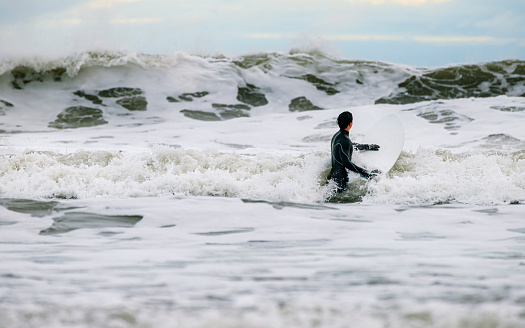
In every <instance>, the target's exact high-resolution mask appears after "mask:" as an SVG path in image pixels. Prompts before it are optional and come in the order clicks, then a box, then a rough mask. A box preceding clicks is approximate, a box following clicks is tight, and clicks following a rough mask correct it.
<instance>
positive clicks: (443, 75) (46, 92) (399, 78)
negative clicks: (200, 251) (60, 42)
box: [0, 52, 525, 205]
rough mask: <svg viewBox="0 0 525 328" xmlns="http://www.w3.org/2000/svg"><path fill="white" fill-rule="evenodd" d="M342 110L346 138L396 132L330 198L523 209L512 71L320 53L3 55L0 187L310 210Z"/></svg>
mask: <svg viewBox="0 0 525 328" xmlns="http://www.w3.org/2000/svg"><path fill="white" fill-rule="evenodd" d="M343 109H344V110H348V109H350V110H351V111H352V112H353V113H354V116H355V117H356V119H357V123H356V124H355V127H354V128H353V130H352V131H353V135H352V138H353V140H354V141H359V138H360V137H362V136H363V134H364V133H365V132H366V128H368V127H369V126H370V125H371V124H372V123H373V122H374V121H376V120H378V119H379V118H380V117H382V116H384V115H386V114H389V113H396V114H397V115H398V116H399V117H400V118H401V120H402V121H403V124H404V125H405V129H406V132H407V139H406V142H405V152H404V153H403V154H402V156H401V157H400V159H399V161H398V164H397V165H396V166H395V167H394V169H393V170H392V171H391V172H389V174H388V175H386V176H384V177H383V178H382V179H377V180H374V181H372V182H370V183H365V182H363V181H361V179H359V178H357V177H356V178H355V179H354V180H352V182H351V184H350V192H349V193H348V194H346V195H343V196H342V197H340V198H339V199H336V200H335V201H341V202H367V203H372V204H373V203H382V204H385V203H386V204H415V205H418V204H425V205H427V204H441V203H449V202H460V203H468V204H509V203H520V202H524V201H525V194H524V192H523V185H524V183H525V182H524V181H525V180H524V179H525V177H524V176H525V173H524V172H525V168H524V163H525V162H524V159H523V149H524V148H525V147H524V145H525V136H524V135H523V134H524V132H523V128H522V126H523V115H524V114H525V62H523V61H519V60H507V61H501V62H493V63H482V64H477V65H456V66H449V67H443V68H434V69H428V68H415V67H408V66H403V65H395V64H389V63H381V62H372V61H353V60H346V59H336V58H331V57H328V56H325V55H323V54H320V53H288V54H287V53H258V54H252V55H246V56H240V57H235V58H227V57H220V56H216V57H202V56H194V55H190V54H185V53H176V54H172V55H162V56H161V55H146V54H134V53H115V52H90V53H82V54H78V55H74V56H69V57H66V58H58V59H54V60H49V59H45V60H44V59H42V58H32V59H17V60H11V61H4V62H2V63H1V64H0V131H1V132H3V134H4V138H3V139H2V148H1V149H2V156H3V157H2V158H0V165H1V166H2V170H3V173H2V175H1V176H0V181H1V182H2V184H1V187H0V193H1V194H2V197H15V198H16V197H27V198H35V197H37V198H90V197H101V196H102V197H105V196H111V197H142V196H163V195H170V194H176V195H194V196H221V197H235V198H243V199H245V198H247V199H264V200H268V201H294V202H307V203H308V202H323V201H326V200H328V199H330V198H331V196H332V194H333V186H331V185H325V178H326V175H327V174H328V170H329V169H330V168H329V161H328V158H329V148H328V146H327V145H328V144H329V140H330V138H331V136H332V134H333V133H334V132H335V130H336V129H337V126H336V124H335V117H337V115H338V113H339V112H340V111H342V110H343ZM210 149H211V150H212V152H210V151H209V150H210ZM487 181H493V183H492V184H487V183H486V182H487Z"/></svg>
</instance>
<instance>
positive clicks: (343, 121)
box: [328, 112, 380, 192]
mask: <svg viewBox="0 0 525 328" xmlns="http://www.w3.org/2000/svg"><path fill="white" fill-rule="evenodd" d="M337 124H338V125H339V128H340V130H339V131H337V133H336V134H334V136H333V137H332V146H331V147H332V170H331V171H330V174H329V175H328V181H330V180H333V181H334V182H335V183H336V184H337V192H343V191H344V190H345V189H346V184H347V183H348V172H347V171H346V170H347V169H348V170H350V171H353V172H355V173H358V174H360V175H361V176H362V177H364V178H366V179H371V178H373V177H374V176H376V175H377V174H378V173H380V172H379V171H377V170H374V171H371V172H368V171H367V170H365V169H364V168H362V167H359V166H357V165H355V164H354V163H352V152H353V149H354V148H355V149H356V150H376V151H377V150H379V145H375V144H358V143H352V141H351V140H350V138H349V136H348V131H350V128H352V124H353V116H352V113H350V112H342V113H341V114H339V117H337Z"/></svg>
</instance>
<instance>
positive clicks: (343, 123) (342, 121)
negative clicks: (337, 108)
mask: <svg viewBox="0 0 525 328" xmlns="http://www.w3.org/2000/svg"><path fill="white" fill-rule="evenodd" d="M353 121H354V118H353V116H352V113H350V112H342V113H341V114H339V116H338V117H337V125H339V128H340V129H341V130H347V131H348V130H350V129H349V127H350V125H351V124H352V122H353Z"/></svg>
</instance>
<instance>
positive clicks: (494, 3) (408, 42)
mask: <svg viewBox="0 0 525 328" xmlns="http://www.w3.org/2000/svg"><path fill="white" fill-rule="evenodd" d="M294 47H303V48H305V49H307V48H309V47H320V48H322V49H324V50H325V51H326V52H327V53H328V54H331V55H334V56H338V57H344V58H348V59H364V60H381V61H387V62H394V63H402V64H409V65H415V66H440V65H446V64H453V63H475V62H487V61H494V60H503V59H522V60H525V0H187V1H182V0H16V1H13V0H0V58H6V57H12V56H20V55H34V54H44V55H57V54H58V55H64V54H67V53H71V52H78V51H85V50H96V49H98V50H100V49H109V50H117V49H118V50H130V51H136V52H145V53H150V54H165V53H173V52H176V51H189V52H194V53H200V54H211V55H213V54H218V53H223V54H225V55H228V56H236V55H241V54H246V53H253V52H258V51H289V50H290V49H291V48H294Z"/></svg>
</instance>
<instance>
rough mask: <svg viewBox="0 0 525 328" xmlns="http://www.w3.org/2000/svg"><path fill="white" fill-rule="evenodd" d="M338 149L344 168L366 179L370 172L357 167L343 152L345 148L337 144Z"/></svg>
mask: <svg viewBox="0 0 525 328" xmlns="http://www.w3.org/2000/svg"><path fill="white" fill-rule="evenodd" d="M336 148H337V151H338V152H339V156H338V157H339V158H340V159H341V161H342V163H341V164H342V165H343V166H344V167H346V168H347V169H348V170H350V171H352V172H355V173H358V174H360V175H362V176H364V177H365V178H366V177H367V176H368V175H369V174H368V172H367V171H366V170H365V169H363V168H362V167H360V166H357V165H355V164H354V163H352V161H351V160H350V158H349V157H348V154H347V153H346V152H345V151H344V150H343V146H342V145H341V144H337V145H336Z"/></svg>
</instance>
